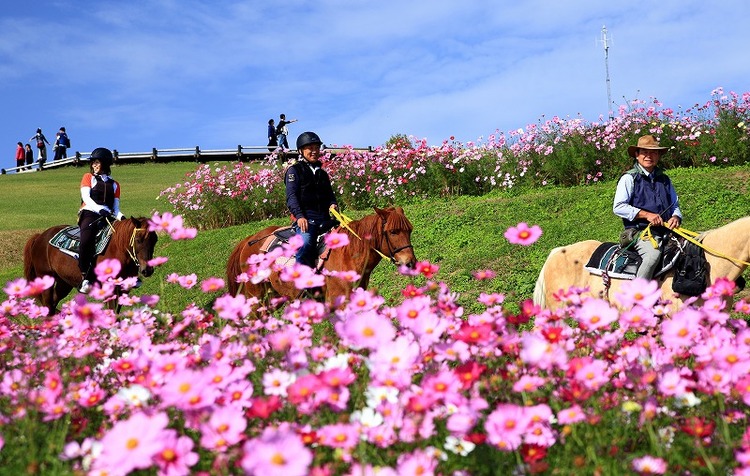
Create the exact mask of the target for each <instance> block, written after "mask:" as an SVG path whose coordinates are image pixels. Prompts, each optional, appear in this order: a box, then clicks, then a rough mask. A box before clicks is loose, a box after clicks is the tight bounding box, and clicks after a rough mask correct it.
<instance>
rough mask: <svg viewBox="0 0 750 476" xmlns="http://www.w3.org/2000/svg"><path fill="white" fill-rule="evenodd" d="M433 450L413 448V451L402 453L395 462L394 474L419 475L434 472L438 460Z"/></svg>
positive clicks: (426, 475) (404, 475)
mask: <svg viewBox="0 0 750 476" xmlns="http://www.w3.org/2000/svg"><path fill="white" fill-rule="evenodd" d="M434 454H435V453H434V452H431V451H429V448H428V449H425V450H422V449H418V450H414V452H413V453H404V454H402V455H401V456H399V458H398V462H397V464H396V474H399V475H402V476H419V475H424V476H428V475H432V474H435V469H436V468H437V465H438V460H437V459H436V458H435V456H434Z"/></svg>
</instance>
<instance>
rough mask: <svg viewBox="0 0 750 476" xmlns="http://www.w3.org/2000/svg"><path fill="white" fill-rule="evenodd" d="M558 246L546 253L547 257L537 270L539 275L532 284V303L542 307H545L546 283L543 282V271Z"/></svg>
mask: <svg viewBox="0 0 750 476" xmlns="http://www.w3.org/2000/svg"><path fill="white" fill-rule="evenodd" d="M559 249H560V248H554V249H553V250H552V251H550V252H549V255H547V259H546V260H545V261H544V265H543V266H542V269H541V271H539V277H538V278H536V285H534V304H536V305H537V306H539V307H541V308H542V309H544V308H545V307H547V285H546V283H545V282H544V281H545V280H544V272H545V271H546V269H547V263H549V260H550V258H551V257H552V255H553V254H555V253H557V251H558V250H559Z"/></svg>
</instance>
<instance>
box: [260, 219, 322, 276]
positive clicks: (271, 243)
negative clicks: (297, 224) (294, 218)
mask: <svg viewBox="0 0 750 476" xmlns="http://www.w3.org/2000/svg"><path fill="white" fill-rule="evenodd" d="M295 234H296V232H295V231H294V228H292V227H291V226H285V227H282V228H279V229H277V230H276V231H274V232H273V233H272V234H271V235H270V236H268V237H267V238H266V239H265V240H263V242H262V243H261V245H260V251H261V252H262V253H268V252H269V251H271V250H273V249H275V248H278V247H279V246H281V245H282V244H284V243H289V239H290V238H291V237H293V236H294V235H295ZM325 235H327V233H324V234H322V235H320V236H319V237H318V262H317V266H316V268H317V269H320V267H322V266H323V259H322V256H324V255H323V254H324V253H325V252H326V244H325ZM294 263H296V261H295V260H294V257H291V258H288V257H285V256H280V257H278V258H277V259H276V265H278V266H282V267H291V266H294Z"/></svg>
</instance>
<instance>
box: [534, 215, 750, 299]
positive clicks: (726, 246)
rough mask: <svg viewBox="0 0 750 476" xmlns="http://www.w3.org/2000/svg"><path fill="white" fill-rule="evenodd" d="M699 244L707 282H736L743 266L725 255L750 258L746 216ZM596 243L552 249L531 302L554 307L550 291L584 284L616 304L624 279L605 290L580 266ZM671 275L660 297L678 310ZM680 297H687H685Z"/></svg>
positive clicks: (749, 227)
mask: <svg viewBox="0 0 750 476" xmlns="http://www.w3.org/2000/svg"><path fill="white" fill-rule="evenodd" d="M702 243H703V245H704V246H705V247H706V249H707V250H709V251H706V260H707V261H708V266H709V271H710V282H711V283H713V282H714V281H716V279H717V278H722V277H725V278H727V279H729V280H731V281H736V280H737V279H738V278H739V277H740V276H741V275H742V272H743V271H744V270H745V268H746V267H747V265H745V264H742V263H739V262H735V261H732V260H730V259H727V258H726V257H729V258H734V259H735V260H739V261H745V262H747V261H748V259H750V216H748V217H744V218H740V219H739V220H735V221H733V222H731V223H729V224H727V225H724V226H722V227H720V228H716V229H714V230H709V231H707V232H705V233H704V238H703V241H702ZM600 244H601V242H599V241H595V240H588V241H581V242H578V243H575V244H572V245H568V246H562V247H559V248H555V249H553V250H552V251H551V252H550V254H549V256H548V257H547V261H546V262H545V263H544V266H543V267H542V271H541V272H540V273H539V278H538V279H537V281H536V287H535V288H534V303H535V304H537V305H539V306H541V307H543V308H544V307H546V308H550V309H555V308H558V307H560V306H561V303H560V302H559V300H557V299H555V298H554V294H557V293H559V292H560V291H567V290H568V289H569V288H570V287H571V286H575V287H578V288H585V287H588V288H589V292H588V293H589V294H590V295H592V296H596V297H604V296H608V297H609V299H610V301H612V302H613V303H615V304H617V303H616V302H615V300H614V297H615V295H616V294H617V291H618V289H619V288H620V286H621V285H622V283H623V281H625V280H622V279H615V278H611V286H610V289H609V291H608V293H606V292H605V287H604V283H603V281H602V277H601V276H595V275H592V274H590V273H589V272H588V271H587V270H585V269H584V266H585V265H586V263H587V262H588V260H589V258H590V257H591V255H592V253H593V252H594V250H596V248H597V247H598V246H599V245H600ZM673 276H674V271H668V272H667V273H666V275H665V277H664V279H663V281H661V280H660V283H661V292H662V299H665V300H670V301H671V302H672V304H671V306H672V308H673V309H678V308H679V307H680V306H681V305H682V302H683V299H682V296H680V295H679V294H676V293H674V292H673V291H672V277H673ZM684 299H687V296H685V297H684Z"/></svg>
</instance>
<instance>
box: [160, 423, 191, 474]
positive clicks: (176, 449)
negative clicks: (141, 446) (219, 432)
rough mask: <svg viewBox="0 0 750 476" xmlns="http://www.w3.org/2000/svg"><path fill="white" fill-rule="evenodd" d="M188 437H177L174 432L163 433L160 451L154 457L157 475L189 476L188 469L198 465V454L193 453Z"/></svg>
mask: <svg viewBox="0 0 750 476" xmlns="http://www.w3.org/2000/svg"><path fill="white" fill-rule="evenodd" d="M193 446H194V444H193V440H192V439H191V438H190V437H189V436H178V435H177V432H176V431H174V430H166V431H164V433H163V439H162V441H161V449H160V450H159V451H158V452H157V453H156V454H155V455H154V462H155V463H156V466H157V467H158V468H159V475H163V476H182V475H188V474H190V467H191V466H195V464H196V463H198V459H199V457H198V453H195V452H194V451H193Z"/></svg>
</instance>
